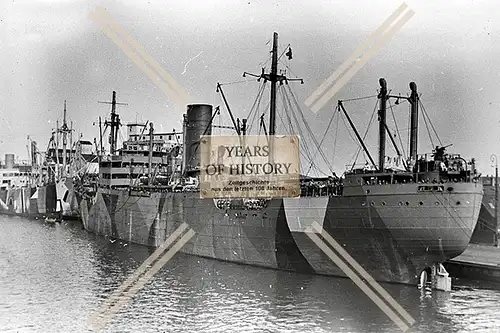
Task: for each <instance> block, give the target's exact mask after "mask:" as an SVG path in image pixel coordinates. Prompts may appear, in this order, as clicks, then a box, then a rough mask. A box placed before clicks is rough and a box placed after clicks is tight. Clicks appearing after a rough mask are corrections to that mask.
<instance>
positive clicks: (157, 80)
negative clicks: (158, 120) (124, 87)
mask: <svg viewBox="0 0 500 333" xmlns="http://www.w3.org/2000/svg"><path fill="white" fill-rule="evenodd" d="M89 17H90V19H91V20H93V21H94V23H96V24H97V25H98V26H99V27H100V28H101V30H102V31H103V32H104V33H105V34H106V35H107V36H108V38H110V39H111V40H112V41H113V42H114V43H115V44H116V46H118V48H120V49H121V50H122V51H123V53H125V55H126V56H127V57H128V58H129V59H130V60H132V62H133V63H135V64H136V65H137V67H139V68H140V69H141V71H142V72H144V73H145V74H146V75H147V76H148V77H149V78H150V79H151V80H152V81H153V83H154V84H156V86H158V88H160V89H161V90H162V91H163V92H164V93H165V95H167V96H168V97H169V98H170V99H172V100H173V101H174V102H175V103H176V104H178V105H179V106H182V107H185V105H186V104H187V97H186V96H183V95H182V94H178V93H176V92H175V91H174V90H173V89H172V88H171V87H169V86H168V84H167V83H166V82H165V81H164V80H163V78H162V77H161V76H160V75H159V73H158V72H157V71H155V70H153V69H152V68H150V67H149V66H148V64H147V63H146V62H145V61H144V59H143V58H142V57H141V56H140V55H138V54H137V53H136V50H134V49H133V48H132V47H130V45H128V44H126V43H125V42H124V41H123V40H122V39H120V36H119V35H118V34H117V33H116V32H115V31H113V29H112V28H110V27H109V25H110V23H109V22H108V21H106V19H105V18H103V17H102V14H101V13H99V12H92V13H91V14H90V15H89ZM172 81H173V79H172ZM179 95H181V96H179Z"/></svg>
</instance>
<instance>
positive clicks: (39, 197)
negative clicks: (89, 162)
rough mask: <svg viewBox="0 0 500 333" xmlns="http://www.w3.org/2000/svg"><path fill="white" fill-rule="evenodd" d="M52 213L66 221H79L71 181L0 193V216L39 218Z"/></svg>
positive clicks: (12, 189)
mask: <svg viewBox="0 0 500 333" xmlns="http://www.w3.org/2000/svg"><path fill="white" fill-rule="evenodd" d="M53 212H59V213H60V214H61V216H62V218H64V219H67V220H69V219H73V220H78V219H80V212H79V199H78V198H77V194H76V192H75V190H74V186H73V180H72V179H69V178H68V179H65V180H61V181H59V182H58V183H56V184H49V185H43V186H38V187H35V186H31V187H18V188H11V189H8V190H1V191H0V214H9V215H18V216H25V217H29V218H41V217H45V216H46V215H47V214H50V213H53Z"/></svg>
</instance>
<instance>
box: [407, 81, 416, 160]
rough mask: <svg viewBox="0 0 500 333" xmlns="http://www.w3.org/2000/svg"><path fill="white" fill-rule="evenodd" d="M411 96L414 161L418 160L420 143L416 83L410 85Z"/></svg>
mask: <svg viewBox="0 0 500 333" xmlns="http://www.w3.org/2000/svg"><path fill="white" fill-rule="evenodd" d="M410 90H411V95H410V98H409V99H408V101H409V102H410V105H411V118H410V158H411V159H412V160H413V161H416V160H417V143H418V94H417V85H416V84H415V82H411V83H410Z"/></svg>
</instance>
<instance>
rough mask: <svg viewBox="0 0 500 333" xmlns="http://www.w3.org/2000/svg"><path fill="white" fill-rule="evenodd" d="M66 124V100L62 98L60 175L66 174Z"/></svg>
mask: <svg viewBox="0 0 500 333" xmlns="http://www.w3.org/2000/svg"><path fill="white" fill-rule="evenodd" d="M67 127H68V125H67V124H66V100H64V115H63V124H62V127H61V132H62V139H63V169H62V172H61V176H62V177H65V176H66V164H67V162H68V161H67V160H66V145H67V144H68V138H67V131H66V129H67Z"/></svg>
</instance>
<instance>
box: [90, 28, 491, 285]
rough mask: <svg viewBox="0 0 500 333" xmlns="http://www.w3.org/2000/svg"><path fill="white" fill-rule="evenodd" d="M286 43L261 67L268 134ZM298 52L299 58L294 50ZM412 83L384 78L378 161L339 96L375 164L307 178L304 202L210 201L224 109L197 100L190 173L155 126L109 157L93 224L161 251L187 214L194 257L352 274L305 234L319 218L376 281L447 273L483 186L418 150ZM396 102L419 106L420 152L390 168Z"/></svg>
mask: <svg viewBox="0 0 500 333" xmlns="http://www.w3.org/2000/svg"><path fill="white" fill-rule="evenodd" d="M277 45H278V44H277V34H276V33H275V34H274V39H273V49H272V64H271V72H270V73H264V71H263V72H262V74H261V75H254V76H256V77H257V78H258V79H259V80H263V81H264V83H266V82H269V83H270V85H271V102H270V121H269V123H268V125H269V127H268V129H269V133H267V131H266V129H265V127H264V131H265V134H266V135H269V136H273V135H275V130H276V92H277V83H281V84H282V85H280V89H281V88H283V89H286V86H287V83H288V81H291V79H288V78H287V77H286V76H284V75H282V74H279V75H278V70H277V65H278V50H277ZM289 53H290V57H291V50H289ZM287 55H288V53H287ZM283 83H286V84H283ZM410 88H411V96H410V97H408V98H406V97H401V96H390V95H389V94H388V92H387V86H386V82H385V80H384V79H381V80H380V93H379V96H378V98H379V101H380V110H379V112H378V116H379V117H378V119H379V160H378V163H375V161H374V160H373V159H372V157H371V155H370V152H369V151H368V149H367V148H366V145H365V144H364V141H363V139H362V138H361V136H360V135H359V133H358V131H357V130H356V128H355V126H354V125H353V123H352V121H351V119H350V118H349V116H348V114H347V112H346V110H345V108H344V105H343V103H342V102H339V106H338V108H339V111H340V110H341V111H342V112H343V113H344V114H345V117H346V118H347V120H348V121H349V123H350V125H351V126H352V129H353V131H354V133H355V134H356V137H357V139H358V140H359V143H360V145H361V146H362V147H363V149H364V152H365V154H366V156H367V157H368V159H369V164H370V165H368V166H364V167H357V166H353V167H352V168H351V169H350V170H348V171H347V172H346V173H345V174H344V176H343V177H341V178H339V177H337V176H336V175H335V174H332V175H330V176H328V177H323V178H317V177H316V178H311V177H306V176H304V177H301V192H302V193H301V197H300V198H270V199H258V200H256V199H251V198H232V199H200V193H199V192H198V191H199V184H198V180H197V179H198V176H199V166H200V156H199V151H198V147H199V141H200V136H201V135H211V134H212V128H214V127H215V126H214V125H213V119H214V116H215V115H216V114H217V113H218V112H215V113H214V112H213V108H212V106H211V105H204V104H193V105H188V107H187V113H186V114H185V115H184V129H183V141H182V147H181V149H180V150H182V168H181V170H180V172H179V170H178V168H177V165H176V164H175V163H176V162H174V161H175V158H177V157H176V156H177V155H176V153H177V152H180V150H173V149H167V148H165V150H162V149H163V148H162V146H163V143H160V142H156V140H155V134H154V131H153V130H152V129H151V130H150V131H149V142H147V141H144V142H142V143H140V142H137V143H134V141H132V142H131V140H129V141H128V143H127V147H124V148H123V149H121V150H119V151H118V152H117V153H118V154H116V155H113V154H112V155H110V156H109V157H108V158H107V159H106V160H103V161H102V162H100V168H99V182H100V184H99V188H98V190H97V194H96V195H95V197H94V198H92V199H87V200H83V201H82V203H81V212H82V219H83V223H84V227H85V228H86V229H87V230H89V231H92V232H95V233H97V234H101V235H106V236H108V237H111V238H119V239H123V240H128V241H129V242H134V243H138V244H144V245H148V246H153V247H157V246H159V245H160V244H161V243H162V242H163V241H164V240H165V239H166V237H167V236H168V235H170V234H171V233H172V232H173V231H174V230H176V229H177V228H178V227H179V226H180V225H181V224H182V223H184V222H185V223H188V224H189V226H190V227H191V228H192V229H193V230H194V231H195V232H196V234H195V236H194V237H193V238H192V239H191V240H190V241H189V242H188V243H187V244H186V245H185V246H184V247H183V248H182V250H181V251H183V252H185V253H189V254H193V255H198V256H203V257H208V258H213V259H218V260H225V261H231V262H236V263H242V264H249V265H256V266H262V267H268V268H276V269H283V270H291V271H300V272H309V273H318V274H325V275H335V276H343V275H344V274H343V272H342V271H341V270H340V269H339V268H338V267H337V266H336V265H335V264H334V263H333V262H331V261H330V259H329V258H328V257H327V256H326V255H325V254H324V253H323V252H322V250H320V249H319V248H318V247H317V246H316V245H315V244H314V243H313V242H312V241H311V240H310V239H309V238H308V236H307V235H306V234H305V232H304V229H305V227H306V226H308V225H310V224H311V223H312V222H313V221H316V222H318V223H319V224H320V225H321V226H322V227H323V228H324V230H325V231H326V232H328V233H329V234H330V235H332V237H334V238H335V239H336V240H337V242H339V243H340V244H342V245H343V246H344V248H345V250H346V251H347V252H348V253H349V254H350V255H351V256H352V257H353V258H354V259H355V260H357V261H358V262H359V263H360V264H361V265H362V266H363V267H364V268H365V269H366V270H367V271H368V272H369V273H370V274H371V275H372V276H373V277H374V278H375V279H376V280H378V281H388V282H400V283H410V284H416V283H417V281H418V280H419V278H420V275H421V274H423V273H425V272H431V271H436V269H437V267H438V265H440V263H441V262H443V261H445V260H447V259H449V258H452V257H455V256H457V255H459V254H460V253H462V252H463V251H464V250H465V248H466V247H467V245H468V243H469V241H470V238H471V235H472V231H473V230H474V227H475V226H476V223H477V220H478V214H479V209H480V205H481V199H482V195H483V188H482V184H481V183H480V182H478V181H477V179H476V177H475V176H476V175H475V173H474V172H475V167H474V165H473V164H474V162H473V161H466V160H464V159H463V158H462V157H461V156H460V155H458V154H455V155H448V154H445V153H444V148H439V147H437V148H438V149H437V150H436V152H435V154H434V157H433V158H429V157H430V156H429V157H428V156H418V155H417V137H418V106H419V97H418V94H417V87H416V85H415V84H414V83H411V84H410ZM218 89H220V85H218ZM284 91H286V90H284ZM288 91H289V92H290V90H288ZM221 93H222V92H221ZM288 97H289V98H294V97H293V96H291V95H288ZM390 98H398V100H400V99H401V100H405V101H408V102H409V103H410V105H411V140H410V158H409V160H408V161H405V160H404V159H402V158H401V156H399V159H398V160H397V161H396V163H392V164H390V165H389V164H388V163H387V160H386V155H385V140H386V131H388V128H387V122H386V103H387V101H388V100H389V99H390ZM224 100H225V98H224ZM227 109H228V111H229V113H230V115H231V119H232V122H233V127H234V129H235V131H236V133H237V134H238V135H246V131H247V128H246V124H247V122H246V120H245V119H244V120H242V121H241V122H240V121H235V120H234V117H233V115H232V113H231V112H230V109H229V107H227ZM113 117H116V112H115V106H114V105H113V106H112V119H113ZM262 120H263V119H262V118H261V123H262V122H263V121H262ZM113 126H115V125H113ZM113 130H116V128H115V129H113ZM113 130H112V131H113ZM145 137H147V136H145ZM389 137H390V138H391V139H392V137H391V136H389ZM391 141H392V143H393V144H394V145H395V142H394V141H393V140H391ZM395 146H396V145H395ZM130 147H132V148H130ZM136 147H137V148H136ZM318 149H320V147H318ZM398 155H399V154H398ZM145 157H147V159H145ZM447 165H448V166H447ZM452 166H453V167H452ZM146 171H147V172H146ZM169 172H170V173H169ZM157 174H162V175H164V176H163V179H168V180H170V181H167V183H166V184H164V183H163V184H162V183H161V182H159V181H157V180H156V178H157V177H156V175H157ZM431 268H432V269H431Z"/></svg>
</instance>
